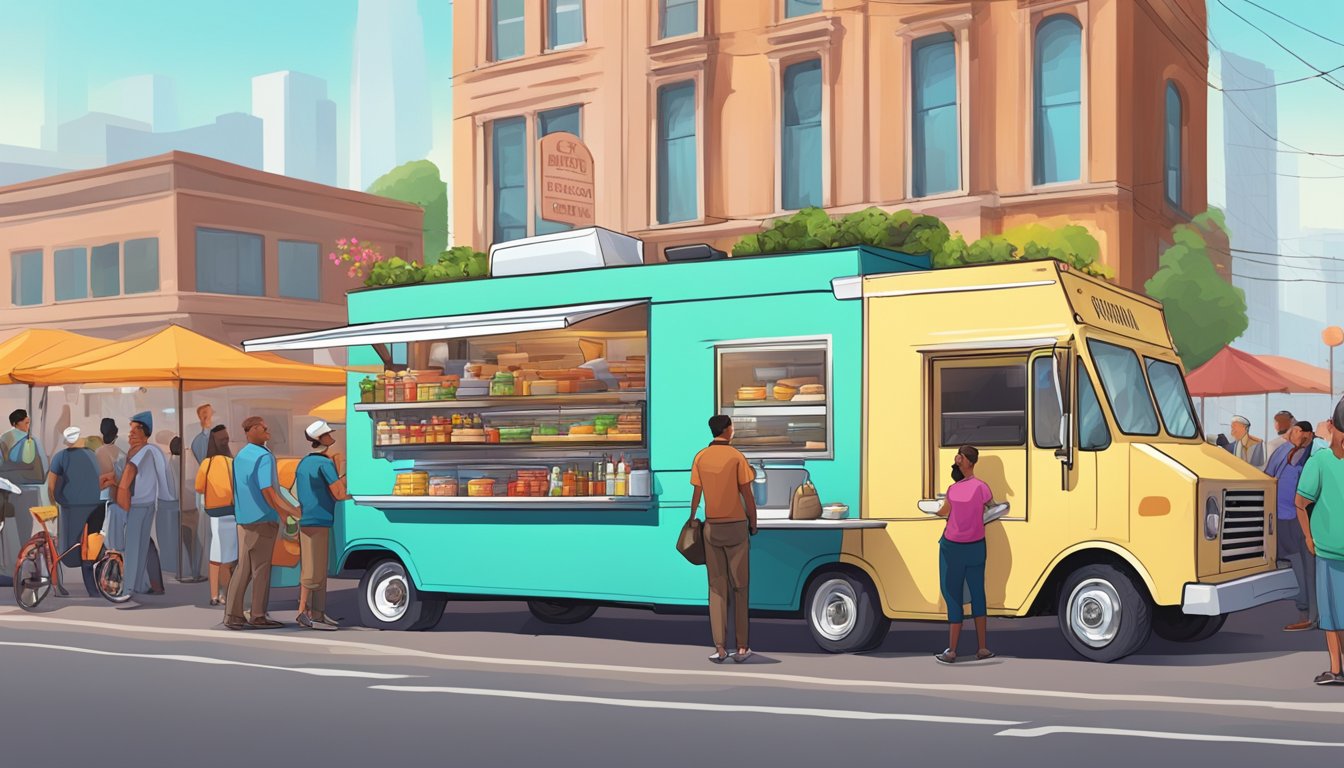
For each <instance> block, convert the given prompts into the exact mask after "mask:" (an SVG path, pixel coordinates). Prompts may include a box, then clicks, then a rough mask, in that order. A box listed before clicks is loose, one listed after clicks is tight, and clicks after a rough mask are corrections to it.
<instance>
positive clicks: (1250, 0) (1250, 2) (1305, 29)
mask: <svg viewBox="0 0 1344 768" xmlns="http://www.w3.org/2000/svg"><path fill="white" fill-rule="evenodd" d="M1242 1H1243V2H1245V3H1246V4H1247V5H1253V6H1255V7H1256V8H1259V9H1260V10H1262V11H1264V12H1265V13H1268V14H1269V15H1270V16H1273V17H1274V18H1276V19H1279V20H1281V21H1286V22H1288V23H1289V24H1292V25H1293V26H1294V27H1297V28H1298V29H1300V30H1302V31H1303V32H1306V33H1308V34H1312V35H1315V36H1316V37H1319V38H1321V39H1322V40H1324V41H1326V42H1327V43H1334V44H1335V45H1338V46H1339V47H1341V48H1344V43H1341V42H1340V41H1338V40H1336V39H1334V38H1332V37H1326V36H1325V35H1322V34H1321V33H1320V32H1317V31H1316V30H1314V29H1311V28H1309V27H1304V26H1302V25H1301V24H1298V23H1297V22H1296V21H1293V20H1292V19H1290V18H1288V17H1286V16H1281V15H1279V14H1277V13H1275V12H1274V11H1271V10H1269V9H1268V8H1266V7H1265V6H1263V5H1261V4H1259V3H1257V2H1254V0H1242Z"/></svg>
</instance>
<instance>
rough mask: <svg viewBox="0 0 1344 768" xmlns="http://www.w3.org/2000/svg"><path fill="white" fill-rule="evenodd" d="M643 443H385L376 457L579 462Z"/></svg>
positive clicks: (639, 447)
mask: <svg viewBox="0 0 1344 768" xmlns="http://www.w3.org/2000/svg"><path fill="white" fill-rule="evenodd" d="M644 452H645V444H644V443H642V442H638V443H636V442H633V441H630V442H624V441H622V442H616V441H612V442H606V443H587V442H585V443H579V442H565V443H458V444H455V445H384V446H377V447H375V448H374V449H373V453H374V456H376V457H380V458H387V459H391V460H401V459H412V460H414V461H415V462H416V463H417V464H420V463H435V464H438V463H441V462H451V463H456V464H467V463H472V464H475V463H476V462H475V460H477V459H483V460H485V461H488V462H504V461H508V462H512V463H514V464H536V463H538V462H539V460H545V463H552V462H551V460H552V459H560V460H562V461H565V460H569V461H578V460H579V459H598V458H602V457H603V456H607V455H610V454H621V453H640V454H642V453H644Z"/></svg>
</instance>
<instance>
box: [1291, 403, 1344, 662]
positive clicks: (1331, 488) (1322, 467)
mask: <svg viewBox="0 0 1344 768" xmlns="http://www.w3.org/2000/svg"><path fill="white" fill-rule="evenodd" d="M1331 421H1332V425H1331V426H1333V429H1332V430H1331V432H1330V449H1329V450H1326V451H1316V452H1315V453H1314V454H1312V456H1311V458H1310V459H1308V460H1307V464H1306V466H1305V467H1303V468H1302V479H1301V480H1300V481H1298V485H1297V521H1298V524H1299V525H1301V526H1302V532H1303V533H1304V534H1305V538H1306V544H1307V551H1309V552H1311V554H1312V555H1314V556H1315V557H1316V603H1317V608H1318V610H1319V613H1320V627H1321V629H1322V630H1324V631H1325V645H1326V650H1327V651H1328V652H1329V654H1330V669H1329V670H1328V671H1326V672H1322V673H1321V674H1319V675H1317V676H1316V681H1315V682H1316V684H1317V685H1344V400H1340V401H1339V403H1338V404H1336V405H1335V414H1334V418H1333V419H1331ZM1313 503H1314V504H1315V505H1316V506H1315V507H1314V508H1313V510H1312V511H1311V512H1310V513H1308V512H1307V507H1308V506H1309V505H1311V504H1313Z"/></svg>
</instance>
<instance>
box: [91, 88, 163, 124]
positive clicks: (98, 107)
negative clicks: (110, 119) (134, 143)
mask: <svg viewBox="0 0 1344 768" xmlns="http://www.w3.org/2000/svg"><path fill="white" fill-rule="evenodd" d="M89 107H90V109H91V110H93V111H94V112H106V113H107V114H109V115H118V116H120V117H126V118H130V119H131V120H135V121H137V122H141V123H147V124H148V125H149V126H150V129H151V130H153V131H155V132H158V133H163V132H166V131H175V130H177V129H178V125H177V84H176V83H175V82H174V81H173V79H172V78H171V77H167V76H165V75H137V76H135V77H124V78H122V79H120V80H113V81H112V82H110V83H108V84H107V85H104V86H103V87H101V88H99V89H98V90H96V91H95V92H94V93H93V98H92V99H91V100H90V105H89Z"/></svg>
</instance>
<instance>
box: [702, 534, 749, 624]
mask: <svg viewBox="0 0 1344 768" xmlns="http://www.w3.org/2000/svg"><path fill="white" fill-rule="evenodd" d="M750 554H751V532H750V530H749V529H748V526H747V521H746V520H740V521H734V522H724V523H716V522H709V523H707V524H706V525H705V566H706V567H705V570H706V571H708V572H709V629H710V632H711V633H712V634H713V635H714V646H715V647H716V648H725V647H727V646H725V645H724V644H725V643H726V642H727V635H728V600H729V596H730V595H731V597H732V601H733V626H734V628H735V632H734V634H735V635H736V640H737V645H738V646H739V647H741V648H746V647H748V645H747V616H748V610H749V609H750V603H749V602H748V589H747V587H748V583H749V582H750V580H751V565H750V559H751V558H750Z"/></svg>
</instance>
